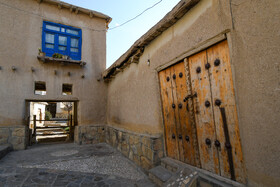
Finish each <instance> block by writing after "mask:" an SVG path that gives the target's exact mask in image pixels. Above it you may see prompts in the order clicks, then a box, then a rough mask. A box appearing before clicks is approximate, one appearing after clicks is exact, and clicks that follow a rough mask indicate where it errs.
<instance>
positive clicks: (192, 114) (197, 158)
mask: <svg viewBox="0 0 280 187" xmlns="http://www.w3.org/2000/svg"><path fill="white" fill-rule="evenodd" d="M184 67H185V78H186V88H187V90H186V91H187V95H188V96H193V94H192V86H191V77H190V70H189V61H188V59H187V58H185V59H184ZM185 102H186V104H187V107H186V109H187V111H188V118H189V123H190V127H187V128H188V133H189V134H191V136H190V143H191V146H192V147H193V149H194V156H195V160H194V161H195V166H196V167H199V168H200V167H201V164H200V156H199V145H198V141H197V128H196V123H195V112H194V105H193V99H192V98H191V99H187V100H185ZM189 128H190V129H189ZM189 131H190V132H189Z"/></svg>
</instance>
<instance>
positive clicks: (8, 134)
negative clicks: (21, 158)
mask: <svg viewBox="0 0 280 187" xmlns="http://www.w3.org/2000/svg"><path fill="white" fill-rule="evenodd" d="M26 134H27V131H26V127H25V126H15V127H0V145H3V144H10V145H11V146H12V148H13V150H22V149H25V148H26V138H25V137H27V136H26Z"/></svg>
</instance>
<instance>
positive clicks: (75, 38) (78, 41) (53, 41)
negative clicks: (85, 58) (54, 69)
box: [42, 21, 82, 60]
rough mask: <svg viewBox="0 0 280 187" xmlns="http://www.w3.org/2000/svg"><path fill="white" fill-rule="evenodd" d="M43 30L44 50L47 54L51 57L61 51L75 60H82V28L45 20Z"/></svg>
mask: <svg viewBox="0 0 280 187" xmlns="http://www.w3.org/2000/svg"><path fill="white" fill-rule="evenodd" d="M42 30H43V33H42V51H43V52H45V53H46V56H49V57H51V56H52V55H53V54H54V53H59V54H62V55H67V56H69V57H70V58H71V59H73V60H81V52H82V30H81V29H78V28H75V27H71V26H67V25H62V24H58V23H53V22H49V21H44V22H43V29H42Z"/></svg>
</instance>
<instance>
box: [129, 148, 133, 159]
mask: <svg viewBox="0 0 280 187" xmlns="http://www.w3.org/2000/svg"><path fill="white" fill-rule="evenodd" d="M128 158H129V159H130V160H133V152H132V150H130V151H129V154H128Z"/></svg>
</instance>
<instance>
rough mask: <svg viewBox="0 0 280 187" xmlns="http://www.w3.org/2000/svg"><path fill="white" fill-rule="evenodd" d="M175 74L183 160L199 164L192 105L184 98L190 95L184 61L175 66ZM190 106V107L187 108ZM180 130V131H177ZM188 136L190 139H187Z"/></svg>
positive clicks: (194, 164) (191, 163)
mask: <svg viewBox="0 0 280 187" xmlns="http://www.w3.org/2000/svg"><path fill="white" fill-rule="evenodd" d="M173 68H174V74H175V75H176V79H175V84H176V95H177V106H178V109H177V112H178V118H179V120H180V121H179V124H180V129H179V130H180V131H181V136H182V138H181V139H179V140H178V141H179V142H180V143H181V146H182V148H181V149H180V150H182V151H181V152H182V153H181V154H183V158H182V159H181V161H183V162H186V163H188V164H190V165H193V166H197V164H196V150H197V149H198V147H197V148H195V147H194V141H195V140H196V137H193V134H192V126H191V117H190V112H189V111H190V107H189V106H187V102H186V101H185V102H184V98H185V97H186V96H187V95H188V89H187V85H186V73H185V66H184V62H183V61H182V62H180V63H178V64H176V65H174V66H173ZM187 107H188V108H187ZM177 132H178V131H177ZM187 136H188V138H189V140H188V141H187V140H186V137H187ZM179 145H180V144H179Z"/></svg>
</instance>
